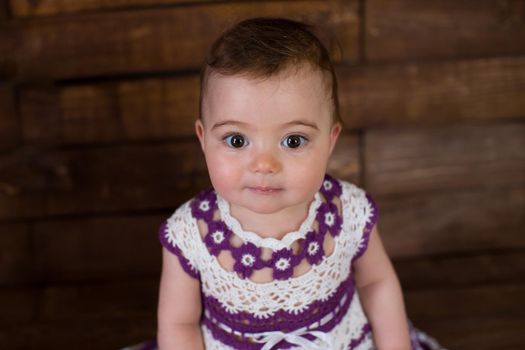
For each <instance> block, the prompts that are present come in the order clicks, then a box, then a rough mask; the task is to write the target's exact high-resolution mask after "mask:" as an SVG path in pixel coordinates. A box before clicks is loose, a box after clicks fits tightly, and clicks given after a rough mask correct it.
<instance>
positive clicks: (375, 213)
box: [352, 193, 379, 263]
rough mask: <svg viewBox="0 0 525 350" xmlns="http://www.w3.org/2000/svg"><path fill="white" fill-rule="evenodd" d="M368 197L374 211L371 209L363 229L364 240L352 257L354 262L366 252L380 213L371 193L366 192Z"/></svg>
mask: <svg viewBox="0 0 525 350" xmlns="http://www.w3.org/2000/svg"><path fill="white" fill-rule="evenodd" d="M366 199H367V200H368V203H370V205H371V206H372V211H371V214H370V216H369V217H368V219H367V222H366V224H365V228H364V229H363V236H362V240H361V243H360V245H359V249H358V251H357V252H356V253H355V255H354V257H353V258H352V263H353V262H354V261H355V260H357V259H358V258H360V257H361V255H363V254H364V252H365V250H366V248H367V247H368V241H369V240H370V233H371V232H372V229H373V228H374V225H375V224H376V223H377V218H378V215H379V212H378V210H377V205H376V203H375V201H374V200H373V199H372V196H371V195H370V194H369V193H366Z"/></svg>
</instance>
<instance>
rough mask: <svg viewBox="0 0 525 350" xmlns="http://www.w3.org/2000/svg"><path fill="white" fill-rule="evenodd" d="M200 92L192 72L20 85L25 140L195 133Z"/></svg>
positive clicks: (163, 136)
mask: <svg viewBox="0 0 525 350" xmlns="http://www.w3.org/2000/svg"><path fill="white" fill-rule="evenodd" d="M198 95H199V87H198V77H197V76H195V75H194V76H189V77H177V78H161V79H154V78H152V79H144V80H131V81H117V82H114V83H100V84H81V85H73V86H65V87H40V88H38V87H33V88H28V89H24V90H22V92H21V94H20V105H21V108H20V110H21V114H22V120H23V134H24V141H25V142H27V143H39V142H40V143H41V142H45V143H56V144H88V143H103V142H116V141H136V140H148V139H156V140H161V139H172V138H175V137H188V136H193V135H194V123H195V120H196V119H197V118H198V113H199V112H198V111H199V107H198V103H199V102H198V100H199V96H198Z"/></svg>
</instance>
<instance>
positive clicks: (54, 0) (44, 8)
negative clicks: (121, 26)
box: [3, 0, 213, 17]
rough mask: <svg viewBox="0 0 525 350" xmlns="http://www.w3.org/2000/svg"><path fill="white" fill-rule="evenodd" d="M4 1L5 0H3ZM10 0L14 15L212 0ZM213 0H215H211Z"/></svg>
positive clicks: (36, 14)
mask: <svg viewBox="0 0 525 350" xmlns="http://www.w3.org/2000/svg"><path fill="white" fill-rule="evenodd" d="M3 1H4V0H3ZM5 1H6V2H7V1H9V3H10V5H11V9H12V10H11V11H12V12H13V17H32V16H49V15H57V14H73V13H76V12H93V11H107V10H122V9H130V8H139V9H140V8H145V7H155V6H166V5H177V4H190V3H191V4H195V5H197V4H199V3H202V2H210V0H154V1H150V0H111V1H106V0H76V1H60V0H39V1H32V0H5ZM211 1H213V0H211Z"/></svg>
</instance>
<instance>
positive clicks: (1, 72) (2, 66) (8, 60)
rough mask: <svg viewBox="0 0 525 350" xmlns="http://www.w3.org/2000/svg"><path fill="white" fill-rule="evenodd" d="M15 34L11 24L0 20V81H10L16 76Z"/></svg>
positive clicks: (13, 26)
mask: <svg viewBox="0 0 525 350" xmlns="http://www.w3.org/2000/svg"><path fill="white" fill-rule="evenodd" d="M17 33H18V32H17V31H16V28H15V25H14V24H13V23H10V22H9V21H1V20H0V80H11V79H13V78H14V77H15V75H16V70H17V68H16V52H15V49H16V45H17V40H18V38H17Z"/></svg>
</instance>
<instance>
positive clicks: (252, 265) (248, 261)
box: [232, 242, 263, 278]
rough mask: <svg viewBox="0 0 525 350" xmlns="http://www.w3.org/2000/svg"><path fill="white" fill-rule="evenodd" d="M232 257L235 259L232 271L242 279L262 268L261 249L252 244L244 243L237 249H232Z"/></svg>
mask: <svg viewBox="0 0 525 350" xmlns="http://www.w3.org/2000/svg"><path fill="white" fill-rule="evenodd" d="M232 255H233V258H234V259H235V264H234V265H233V269H234V270H235V272H237V273H239V274H240V275H241V277H242V278H248V277H250V276H251V275H252V272H253V270H255V269H261V268H263V262H262V260H261V248H259V247H257V246H256V245H255V244H253V243H250V242H246V243H244V244H243V245H242V246H240V247H239V248H235V249H233V250H232Z"/></svg>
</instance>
